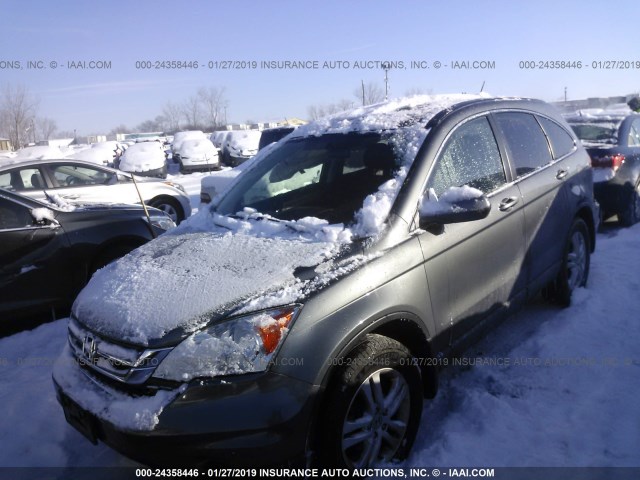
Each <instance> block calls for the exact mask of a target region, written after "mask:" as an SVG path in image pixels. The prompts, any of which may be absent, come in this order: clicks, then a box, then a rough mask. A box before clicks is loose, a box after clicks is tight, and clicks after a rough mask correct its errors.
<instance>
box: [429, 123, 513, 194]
mask: <svg viewBox="0 0 640 480" xmlns="http://www.w3.org/2000/svg"><path fill="white" fill-rule="evenodd" d="M505 183H506V177H505V173H504V167H503V166H502V159H501V157H500V151H499V150H498V145H497V143H496V139H495V137H494V136H493V131H492V130H491V126H490V125H489V121H488V120H487V118H486V117H481V118H478V119H476V120H471V121H470V122H467V123H465V124H464V125H462V126H461V127H459V128H458V129H457V130H456V131H455V132H454V133H453V134H452V135H451V137H449V139H448V140H447V143H446V145H445V146H444V149H443V150H442V153H441V154H440V156H439V157H438V160H437V162H436V165H435V167H434V169H433V172H432V173H431V177H430V179H429V182H428V185H427V186H428V188H432V189H433V190H434V191H435V193H436V195H440V194H442V193H443V192H444V191H445V190H446V189H448V188H449V187H461V186H463V185H468V186H470V187H473V188H477V189H478V190H481V191H482V192H484V193H489V192H491V191H493V190H495V189H496V188H498V187H500V186H501V185H504V184H505Z"/></svg>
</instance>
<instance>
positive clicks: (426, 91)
mask: <svg viewBox="0 0 640 480" xmlns="http://www.w3.org/2000/svg"><path fill="white" fill-rule="evenodd" d="M404 94H405V96H406V97H411V96H413V95H432V94H433V89H432V88H422V87H411V88H410V89H409V90H407V91H406V92H405V93H404Z"/></svg>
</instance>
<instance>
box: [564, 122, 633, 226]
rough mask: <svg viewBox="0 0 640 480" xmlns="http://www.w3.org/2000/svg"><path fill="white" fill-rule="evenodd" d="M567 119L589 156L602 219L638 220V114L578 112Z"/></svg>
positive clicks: (625, 223) (621, 221) (629, 221)
mask: <svg viewBox="0 0 640 480" xmlns="http://www.w3.org/2000/svg"><path fill="white" fill-rule="evenodd" d="M567 121H568V122H569V125H571V128H573V130H574V131H575V133H576V135H577V136H578V138H580V140H582V143H583V144H584V146H585V147H586V149H587V153H588V154H589V156H590V157H591V165H592V167H593V181H594V187H593V189H594V194H595V197H596V200H598V202H599V203H600V211H601V212H602V218H603V219H606V218H608V217H611V216H613V215H618V219H619V221H620V223H621V224H622V225H624V226H631V225H633V224H635V223H637V222H640V114H638V113H632V114H627V115H625V114H620V113H615V112H614V113H608V112H606V111H604V112H598V113H596V114H584V113H583V114H580V113H578V114H576V115H572V116H570V117H568V118H567Z"/></svg>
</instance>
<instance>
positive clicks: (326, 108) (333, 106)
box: [307, 99, 354, 120]
mask: <svg viewBox="0 0 640 480" xmlns="http://www.w3.org/2000/svg"><path fill="white" fill-rule="evenodd" d="M352 108H354V102H352V101H351V100H346V99H344V100H340V101H339V102H337V103H328V104H326V105H311V106H309V107H308V108H307V114H308V115H309V118H310V119H311V120H317V119H319V118H322V117H326V116H327V115H333V114H334V113H338V112H343V111H345V110H350V109H352Z"/></svg>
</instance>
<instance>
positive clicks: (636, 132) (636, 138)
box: [629, 120, 640, 147]
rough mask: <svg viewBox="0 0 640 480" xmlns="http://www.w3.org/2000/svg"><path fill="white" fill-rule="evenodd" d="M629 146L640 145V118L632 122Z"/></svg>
mask: <svg viewBox="0 0 640 480" xmlns="http://www.w3.org/2000/svg"><path fill="white" fill-rule="evenodd" d="M629 146H630V147H639V146H640V120H634V122H633V123H632V124H631V129H630V130H629Z"/></svg>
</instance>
